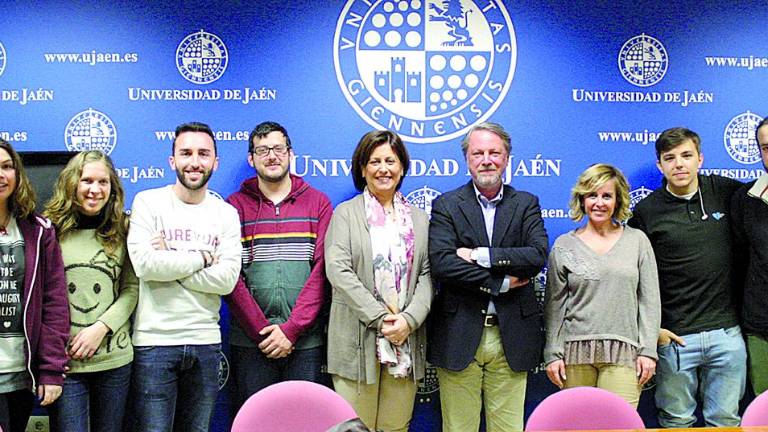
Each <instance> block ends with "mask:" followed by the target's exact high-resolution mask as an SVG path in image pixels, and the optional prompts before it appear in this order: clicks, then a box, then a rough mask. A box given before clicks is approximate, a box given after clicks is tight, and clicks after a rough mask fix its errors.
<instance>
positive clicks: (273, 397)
mask: <svg viewBox="0 0 768 432" xmlns="http://www.w3.org/2000/svg"><path fill="white" fill-rule="evenodd" d="M355 417H357V414H356V413H355V410H354V409H352V406H350V405H349V403H348V402H347V401H346V400H344V398H342V397H341V396H339V395H338V394H337V393H336V392H334V391H333V390H331V389H329V388H328V387H325V386H322V385H320V384H315V383H313V382H309V381H285V382H281V383H277V384H273V385H271V386H269V387H267V388H265V389H262V390H261V391H259V392H257V393H256V394H254V395H253V396H251V397H250V398H248V400H247V401H245V403H244V404H243V406H242V407H241V408H240V411H238V412H237V415H236V416H235V420H234V421H233V422H232V432H250V431H259V432H273V431H274V432H286V431H291V432H325V431H326V430H328V429H329V428H331V427H333V426H335V425H337V424H339V423H341V422H343V421H346V420H349V419H352V418H355Z"/></svg>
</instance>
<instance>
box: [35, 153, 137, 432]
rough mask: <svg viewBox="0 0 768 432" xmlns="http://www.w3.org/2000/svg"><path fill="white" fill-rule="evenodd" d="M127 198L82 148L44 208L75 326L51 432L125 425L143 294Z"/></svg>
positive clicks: (95, 431) (101, 160)
mask: <svg viewBox="0 0 768 432" xmlns="http://www.w3.org/2000/svg"><path fill="white" fill-rule="evenodd" d="M124 203H125V201H124V192H123V188H122V186H121V185H120V180H119V178H118V177H117V173H116V172H115V169H114V166H113V164H112V161H111V160H110V159H109V157H108V156H107V155H105V154H104V153H102V152H100V151H85V152H82V153H79V154H78V155H76V156H75V157H73V158H72V160H70V161H69V163H68V164H67V166H66V167H65V168H64V170H63V171H62V172H61V174H60V175H59V179H58V182H57V183H56V187H55V189H54V192H53V197H52V198H51V200H50V201H49V202H48V203H47V205H46V209H45V215H46V216H47V217H48V218H50V219H51V221H52V222H53V224H54V225H55V226H56V231H57V233H58V237H59V243H60V244H61V250H62V256H63V259H64V266H65V271H66V275H67V295H68V299H69V310H70V323H71V327H70V339H69V344H68V346H67V354H68V355H69V358H70V360H69V373H68V374H67V377H66V379H65V380H64V392H63V394H62V396H61V398H60V399H59V400H58V401H57V402H56V403H55V404H54V406H53V407H52V410H51V418H52V422H51V423H52V424H51V429H52V430H54V431H62V432H67V431H78V432H81V431H89V430H90V431H92V432H111V431H120V430H121V424H122V420H123V414H124V412H125V402H126V399H127V395H128V388H129V387H130V377H131V361H132V360H133V346H132V345H131V337H130V322H129V318H130V316H131V313H133V310H134V308H135V307H136V301H137V298H138V281H137V279H136V275H135V274H134V272H133V268H132V267H131V262H130V259H129V258H128V254H127V253H126V248H125V239H126V235H127V226H128V220H127V216H126V215H125V212H124ZM89 425H90V427H89Z"/></svg>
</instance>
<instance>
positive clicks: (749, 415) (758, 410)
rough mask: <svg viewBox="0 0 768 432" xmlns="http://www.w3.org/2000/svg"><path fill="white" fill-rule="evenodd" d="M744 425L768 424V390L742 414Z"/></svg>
mask: <svg viewBox="0 0 768 432" xmlns="http://www.w3.org/2000/svg"><path fill="white" fill-rule="evenodd" d="M741 425H742V426H768V392H764V393H762V394H761V395H760V396H758V397H756V398H755V400H753V401H752V402H750V403H749V406H748V407H747V409H746V410H744V415H743V416H741Z"/></svg>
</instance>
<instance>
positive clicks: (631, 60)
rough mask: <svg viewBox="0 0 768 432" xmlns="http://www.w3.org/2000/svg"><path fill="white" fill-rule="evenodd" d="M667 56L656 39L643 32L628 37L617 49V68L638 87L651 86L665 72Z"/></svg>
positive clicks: (662, 76) (662, 46) (659, 79)
mask: <svg viewBox="0 0 768 432" xmlns="http://www.w3.org/2000/svg"><path fill="white" fill-rule="evenodd" d="M668 65H669V56H668V55H667V49H666V48H664V45H662V43H661V42H659V40H658V39H656V38H653V37H651V36H647V35H645V34H641V35H639V36H635V37H633V38H630V39H629V40H628V41H626V42H624V45H622V47H621V50H619V70H620V71H621V75H622V76H623V77H624V79H625V80H627V81H628V82H630V83H631V84H634V85H636V86H638V87H649V86H652V85H654V84H656V83H658V82H659V81H661V79H662V78H664V74H666V73H667V66H668Z"/></svg>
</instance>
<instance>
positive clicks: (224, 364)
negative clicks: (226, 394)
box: [217, 352, 229, 391]
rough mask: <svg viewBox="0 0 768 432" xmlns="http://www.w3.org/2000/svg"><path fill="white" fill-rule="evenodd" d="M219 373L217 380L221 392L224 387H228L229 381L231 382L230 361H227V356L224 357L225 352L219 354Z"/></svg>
mask: <svg viewBox="0 0 768 432" xmlns="http://www.w3.org/2000/svg"><path fill="white" fill-rule="evenodd" d="M219 355H220V356H221V357H219V371H218V374H217V379H218V381H219V391H221V390H223V389H224V386H225V385H227V380H229V360H227V356H225V355H224V353H223V352H219Z"/></svg>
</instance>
